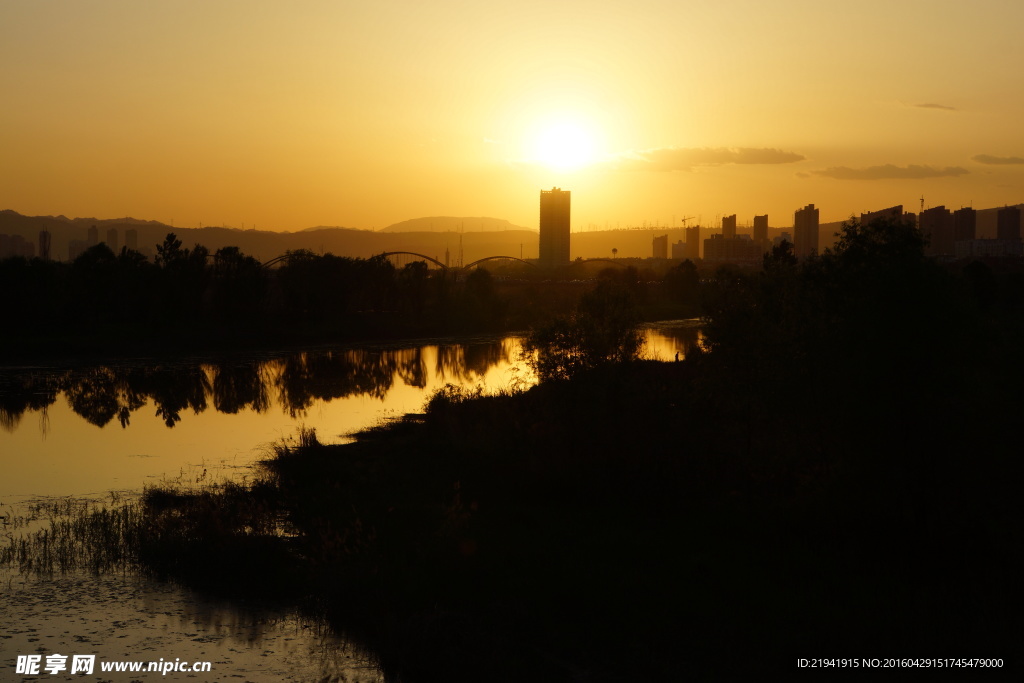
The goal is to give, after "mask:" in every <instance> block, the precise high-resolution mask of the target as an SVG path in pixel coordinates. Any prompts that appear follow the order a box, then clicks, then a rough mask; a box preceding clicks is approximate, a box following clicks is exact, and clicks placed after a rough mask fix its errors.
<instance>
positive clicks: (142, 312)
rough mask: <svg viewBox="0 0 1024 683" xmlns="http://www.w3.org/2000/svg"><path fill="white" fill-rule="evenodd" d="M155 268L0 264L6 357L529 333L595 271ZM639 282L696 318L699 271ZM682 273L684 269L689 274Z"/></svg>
mask: <svg viewBox="0 0 1024 683" xmlns="http://www.w3.org/2000/svg"><path fill="white" fill-rule="evenodd" d="M156 251H157V255H156V258H155V262H150V261H148V260H147V259H146V258H145V257H144V256H143V255H142V254H141V253H139V252H137V251H133V250H131V249H128V248H123V249H121V251H120V253H117V254H115V253H114V252H113V251H111V249H110V248H109V247H107V245H106V244H104V243H100V244H98V245H95V246H93V247H91V248H89V249H88V250H87V251H85V252H84V253H83V254H81V255H80V256H79V257H78V258H77V259H75V260H74V261H73V262H72V263H61V262H55V261H47V260H43V259H31V260H27V259H24V258H21V257H15V258H7V259H3V260H0V292H3V295H4V299H5V301H6V302H7V303H8V305H9V306H11V308H12V309H13V311H14V314H13V315H12V316H10V317H11V323H10V324H9V325H8V327H7V329H6V331H5V334H4V335H2V336H0V354H3V355H4V356H8V357H9V356H11V355H21V356H24V355H33V356H52V355H54V354H55V353H59V354H68V353H85V354H101V355H103V354H107V355H121V354H125V353H147V354H162V355H167V354H170V353H188V352H199V351H206V350H218V351H219V350H224V349H228V350H232V351H234V350H238V349H240V348H254V347H256V348H273V347H275V346H281V345H288V344H300V343H301V344H306V343H320V342H348V341H363V340H368V339H371V340H375V341H380V340H384V339H395V338H403V337H405V338H408V337H422V336H433V335H451V334H465V333H481V332H488V333H490V332H505V331H510V330H522V329H526V328H527V327H529V326H530V325H532V324H534V323H536V322H537V321H539V320H541V319H542V318H543V317H545V316H548V315H555V314H558V313H566V312H568V311H569V310H571V309H572V307H573V306H574V305H575V304H576V302H577V301H578V299H579V297H580V296H581V294H582V293H583V292H584V291H585V289H586V285H585V284H584V283H582V282H581V280H583V279H589V278H593V277H594V275H595V274H596V269H594V268H593V267H590V268H589V269H588V268H587V267H585V266H583V265H582V264H576V265H574V266H573V267H571V268H568V269H563V270H561V271H558V272H555V271H545V270H540V269H537V268H531V267H529V266H527V265H525V264H517V265H515V266H508V265H500V264H498V265H490V266H489V267H490V268H491V270H487V269H485V268H482V267H481V268H476V269H474V270H472V271H470V272H468V273H467V272H461V271H458V272H457V271H454V270H452V271H441V270H429V269H428V268H427V264H426V263H425V262H424V261H416V262H412V263H409V264H406V265H405V266H404V267H401V268H397V267H395V266H394V265H393V264H392V263H391V261H389V260H388V259H387V258H386V257H383V256H377V257H373V258H370V259H361V258H346V257H340V256H335V255H332V254H314V253H313V252H310V251H295V252H289V253H288V255H287V258H286V259H284V260H283V261H282V262H281V263H279V264H277V265H275V266H274V267H265V266H263V265H261V264H260V263H259V261H257V260H256V259H255V258H253V257H251V256H247V255H246V254H244V253H242V252H241V251H240V250H239V249H238V248H237V247H224V248H222V249H219V250H217V251H216V253H210V252H209V250H208V249H206V248H205V247H204V246H202V245H199V244H197V245H194V246H193V247H191V248H188V247H185V246H184V245H183V244H182V242H181V240H179V239H177V238H176V237H175V235H174V234H173V233H172V234H169V235H167V237H166V239H165V240H164V242H163V244H161V245H157V246H156ZM619 270H621V272H615V271H614V270H613V271H611V276H612V277H615V278H619V279H624V280H628V281H629V282H630V283H631V288H632V290H634V292H635V293H636V294H637V297H636V301H637V303H638V305H640V306H641V311H642V313H643V315H644V316H645V318H646V319H648V320H655V319H666V318H678V317H686V316H693V315H696V314H697V313H696V311H697V309H696V287H697V275H696V269H695V268H694V267H693V265H692V264H688V266H687V268H684V269H682V270H680V269H676V270H675V271H672V272H670V273H669V274H666V275H664V276H663V277H661V276H655V275H654V274H653V273H643V272H639V271H637V269H636V268H630V269H619ZM684 271H685V272H684Z"/></svg>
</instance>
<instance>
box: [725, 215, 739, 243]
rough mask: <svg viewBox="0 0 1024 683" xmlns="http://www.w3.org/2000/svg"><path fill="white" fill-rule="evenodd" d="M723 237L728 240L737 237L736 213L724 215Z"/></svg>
mask: <svg viewBox="0 0 1024 683" xmlns="http://www.w3.org/2000/svg"><path fill="white" fill-rule="evenodd" d="M722 237H724V238H725V239H727V240H732V239H736V214H733V215H731V216H722Z"/></svg>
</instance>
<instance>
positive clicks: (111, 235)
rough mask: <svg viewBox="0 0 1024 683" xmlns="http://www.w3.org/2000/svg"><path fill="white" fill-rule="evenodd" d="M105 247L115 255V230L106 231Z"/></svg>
mask: <svg viewBox="0 0 1024 683" xmlns="http://www.w3.org/2000/svg"><path fill="white" fill-rule="evenodd" d="M107 246H108V247H110V251H112V252H114V253H115V254H116V253H117V228H111V229H110V230H107Z"/></svg>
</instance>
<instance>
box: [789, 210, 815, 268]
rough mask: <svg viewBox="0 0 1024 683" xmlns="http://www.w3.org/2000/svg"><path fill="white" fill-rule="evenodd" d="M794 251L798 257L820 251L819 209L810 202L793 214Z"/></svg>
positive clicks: (812, 254) (804, 256)
mask: <svg viewBox="0 0 1024 683" xmlns="http://www.w3.org/2000/svg"><path fill="white" fill-rule="evenodd" d="M793 252H794V254H795V256H796V257H797V258H807V257H808V256H814V255H815V254H817V253H818V209H816V208H814V204H808V205H807V206H805V207H804V208H802V209H797V210H796V213H795V214H794V215H793Z"/></svg>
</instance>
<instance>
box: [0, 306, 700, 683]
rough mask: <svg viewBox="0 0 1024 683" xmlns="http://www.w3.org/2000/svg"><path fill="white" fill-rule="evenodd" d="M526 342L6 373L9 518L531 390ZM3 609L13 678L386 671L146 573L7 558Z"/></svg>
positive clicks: (667, 339)
mask: <svg viewBox="0 0 1024 683" xmlns="http://www.w3.org/2000/svg"><path fill="white" fill-rule="evenodd" d="M698 334H699V333H698V329H697V325H696V322H695V321H674V322H668V323H661V324H654V325H650V326H647V327H646V328H645V330H644V335H645V350H644V356H645V357H647V358H652V359H661V360H672V359H673V358H675V357H676V354H678V355H679V357H680V358H683V357H685V355H686V354H687V352H689V351H690V350H692V349H693V347H694V346H695V345H696V344H697V343H698ZM521 349H522V345H521V339H520V338H518V337H515V336H509V337H503V338H492V339H464V340H458V341H452V340H449V341H432V342H423V343H417V344H408V345H394V346H372V345H367V346H362V347H357V348H351V347H345V348H316V349H307V350H304V351H295V352H281V353H269V354H265V355H262V356H260V357H248V358H237V357H235V358H231V359H230V360H225V359H219V358H196V359H191V360H188V361H176V362H173V363H167V362H162V361H159V360H154V359H138V360H133V361H123V360H122V361H118V362H116V363H108V364H90V365H74V364H65V365H53V366H46V367H42V366H35V367H8V368H0V525H2V524H4V523H5V520H7V519H13V518H14V516H16V515H18V514H20V511H22V510H24V509H25V508H26V507H27V505H28V504H29V503H31V502H33V501H39V500H46V499H50V498H54V497H64V496H73V497H75V498H86V499H103V498H109V492H111V491H120V492H127V493H128V494H129V495H131V494H133V493H138V492H140V491H141V490H142V488H143V487H144V486H145V485H146V484H153V483H159V482H160V481H161V480H177V481H185V482H188V481H198V483H208V482H211V481H217V480H221V479H224V478H232V479H235V480H241V479H244V478H245V477H246V475H247V473H248V472H249V471H250V468H251V465H252V464H253V463H254V462H256V461H258V460H260V459H261V458H264V457H266V455H267V454H268V448H269V444H272V443H274V442H278V441H280V440H282V439H286V438H290V437H292V436H293V435H294V434H295V433H296V431H297V430H298V428H299V427H300V426H306V427H313V428H315V429H316V430H317V433H318V435H319V436H320V439H321V441H324V442H327V443H332V442H333V443H337V442H342V441H345V440H348V439H349V438H350V437H349V435H350V434H352V433H353V432H356V431H359V430H361V429H364V428H366V427H370V426H373V425H375V424H378V423H380V422H381V421H382V420H386V419H389V418H393V417H398V416H401V415H403V414H405V413H408V412H419V411H421V410H422V409H423V407H424V405H425V403H426V401H427V400H428V399H429V397H430V396H431V395H432V394H433V393H434V392H435V391H436V390H437V389H439V388H441V387H443V386H444V385H446V384H455V385H458V386H462V387H467V388H471V389H474V388H476V387H478V386H479V387H482V388H483V390H484V391H485V392H490V391H496V390H501V389H513V388H516V387H517V386H528V385H529V384H532V383H533V382H534V381H535V378H534V377H533V376H532V374H531V373H530V371H529V368H528V366H527V364H526V363H524V362H523V361H522V359H521ZM5 536H8V537H9V536H10V531H9V529H8V528H7V527H4V528H0V541H2V540H3V539H4V537H5ZM0 615H2V618H3V625H4V627H3V628H2V629H0V679H2V680H8V679H10V680H14V679H19V680H20V678H21V676H19V675H18V674H17V673H16V671H15V670H14V668H15V663H16V660H17V657H18V656H19V655H29V654H40V655H42V656H43V658H44V661H45V657H46V656H47V655H53V654H64V655H68V654H72V655H73V654H85V655H89V654H93V655H96V656H97V659H96V661H97V662H103V661H105V662H115V661H136V660H139V661H156V660H159V659H163V660H164V661H171V660H174V659H176V658H180V659H181V660H183V661H209V662H211V663H212V670H211V672H210V673H209V674H198V675H199V676H200V677H201V679H202V680H210V681H230V680H239V681H282V680H290V681H325V680H327V681H351V682H353V683H355V682H365V683H370V682H374V683H379V682H380V681H382V680H383V678H382V676H381V674H380V673H379V672H378V671H377V669H376V667H375V666H374V663H373V658H372V655H369V654H368V653H365V652H360V651H359V650H358V648H356V647H354V646H353V645H351V644H350V643H347V642H345V641H344V640H343V639H341V638H338V637H337V636H334V635H332V634H329V633H323V632H322V631H321V629H320V628H319V627H318V625H317V623H315V622H314V621H311V620H309V619H305V618H304V617H302V616H301V615H299V614H296V613H295V612H294V611H287V610H281V609H279V608H274V607H273V606H268V605H260V604H259V603H258V602H257V603H254V604H250V605H241V604H239V603H237V602H233V603H224V602H223V601H216V600H211V599H210V598H209V597H206V596H202V595H199V594H196V593H194V592H192V591H190V590H188V589H186V588H183V587H180V586H175V585H171V584H166V583H161V582H158V581H154V580H150V579H146V578H144V577H139V576H132V575H107V576H93V575H88V574H84V573H80V572H79V573H70V574H65V575H58V576H52V577H38V576H30V575H20V574H18V573H17V571H15V570H12V569H10V568H0ZM97 673H99V672H98V671H97ZM44 675H45V677H46V678H47V679H48V680H79V679H81V678H82V677H81V676H80V675H77V674H76V675H75V676H72V675H70V674H68V673H67V672H64V673H63V674H55V675H50V674H44ZM112 675H113V676H120V677H124V679H125V680H129V679H135V678H134V677H133V676H132V674H126V673H121V674H112ZM196 675H197V674H185V673H174V672H171V673H169V674H168V675H166V676H159V677H160V678H161V679H162V680H197V679H196V677H195V676H196ZM143 676H146V677H147V678H146V680H148V679H149V678H152V677H154V676H157V674H153V673H150V674H148V675H147V674H143ZM104 678H105V679H106V677H104ZM93 680H96V679H93ZM118 680H119V679H118Z"/></svg>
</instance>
